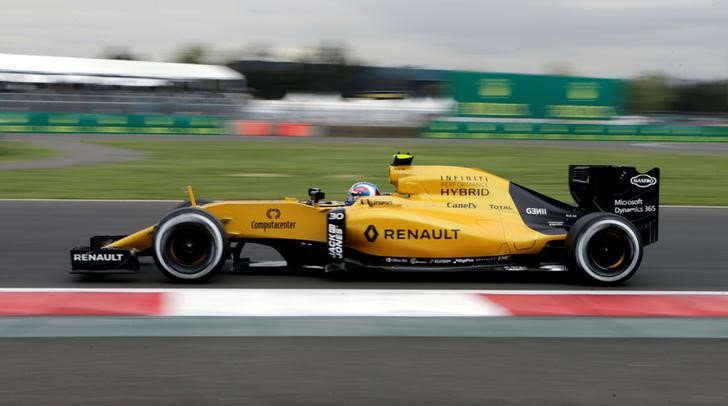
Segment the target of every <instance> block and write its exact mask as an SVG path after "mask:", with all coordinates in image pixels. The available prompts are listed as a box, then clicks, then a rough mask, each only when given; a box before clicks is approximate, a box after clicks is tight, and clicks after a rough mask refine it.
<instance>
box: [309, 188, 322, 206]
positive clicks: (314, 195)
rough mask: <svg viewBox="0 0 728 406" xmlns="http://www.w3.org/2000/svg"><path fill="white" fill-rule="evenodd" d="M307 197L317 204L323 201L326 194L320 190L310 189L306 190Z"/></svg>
mask: <svg viewBox="0 0 728 406" xmlns="http://www.w3.org/2000/svg"><path fill="white" fill-rule="evenodd" d="M308 196H309V197H310V198H311V200H312V201H313V202H314V203H318V202H319V200H323V199H324V198H325V197H326V194H324V192H322V191H321V189H320V188H317V187H312V188H308Z"/></svg>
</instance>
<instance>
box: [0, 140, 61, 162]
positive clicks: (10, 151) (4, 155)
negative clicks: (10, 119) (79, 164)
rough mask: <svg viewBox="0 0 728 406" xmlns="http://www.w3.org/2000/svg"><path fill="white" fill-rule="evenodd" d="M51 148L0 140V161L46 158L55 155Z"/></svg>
mask: <svg viewBox="0 0 728 406" xmlns="http://www.w3.org/2000/svg"><path fill="white" fill-rule="evenodd" d="M56 154H57V153H56V152H55V151H53V150H50V149H46V148H41V147H36V146H35V145H29V144H26V143H22V142H12V141H0V162H9V161H22V160H25V159H40V158H48V157H51V156H54V155H56Z"/></svg>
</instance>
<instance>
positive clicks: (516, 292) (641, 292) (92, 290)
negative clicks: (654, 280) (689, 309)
mask: <svg viewBox="0 0 728 406" xmlns="http://www.w3.org/2000/svg"><path fill="white" fill-rule="evenodd" d="M190 291H194V292H203V293H206V294H210V295H214V294H231V293H234V294H246V293H251V294H252V293H262V292H271V293H276V294H285V293H293V292H296V293H304V294H308V293H311V294H313V293H327V294H352V295H354V294H367V295H368V294H390V293H392V294H402V293H405V294H426V293H433V294H435V293H437V294H439V293H445V294H456V293H464V294H481V295H497V294H503V295H706V296H728V291H707V290H619V289H602V290H525V289H524V290H497V289H485V290H482V289H462V290H459V289H235V288H219V289H210V288H170V289H167V288H160V289H156V288H0V293H28V292H38V293H48V292H80V293H95V292H98V293H183V292H190Z"/></svg>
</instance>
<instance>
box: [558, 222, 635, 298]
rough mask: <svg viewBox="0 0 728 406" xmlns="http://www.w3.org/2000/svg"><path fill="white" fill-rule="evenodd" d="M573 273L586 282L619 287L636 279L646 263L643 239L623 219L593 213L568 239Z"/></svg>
mask: <svg viewBox="0 0 728 406" xmlns="http://www.w3.org/2000/svg"><path fill="white" fill-rule="evenodd" d="M565 245H566V251H567V255H568V256H569V258H568V260H569V261H568V266H569V270H570V271H572V272H575V273H576V274H577V275H579V276H580V277H581V278H582V279H584V280H585V281H587V282H589V283H592V284H599V285H619V284H621V283H623V282H624V281H626V280H627V279H629V278H630V277H632V275H634V273H635V272H637V268H639V266H640V262H642V253H643V247H642V238H641V237H640V233H639V231H637V228H635V226H634V225H633V224H632V223H631V222H629V221H628V220H627V219H625V218H624V217H622V216H618V215H616V214H611V213H602V212H600V213H590V214H587V215H586V216H584V217H582V218H580V219H579V220H577V221H576V223H574V225H573V226H572V227H571V229H570V230H569V233H568V234H567V235H566V242H565Z"/></svg>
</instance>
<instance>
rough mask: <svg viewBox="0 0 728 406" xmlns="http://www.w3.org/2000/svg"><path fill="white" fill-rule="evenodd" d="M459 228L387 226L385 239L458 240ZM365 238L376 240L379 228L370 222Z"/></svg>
mask: <svg viewBox="0 0 728 406" xmlns="http://www.w3.org/2000/svg"><path fill="white" fill-rule="evenodd" d="M459 232H460V229H459V228H449V229H437V228H427V229H405V228H396V229H394V228H385V229H384V239H385V240H457V239H458V233H459ZM364 238H366V239H367V241H369V242H375V241H376V240H377V238H379V230H377V228H376V227H375V226H374V225H373V224H370V225H369V226H368V227H367V229H366V230H364Z"/></svg>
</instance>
